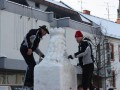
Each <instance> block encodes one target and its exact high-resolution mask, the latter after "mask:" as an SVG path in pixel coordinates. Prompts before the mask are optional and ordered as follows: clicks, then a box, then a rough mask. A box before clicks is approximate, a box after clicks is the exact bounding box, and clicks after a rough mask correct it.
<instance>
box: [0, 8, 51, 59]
mask: <svg viewBox="0 0 120 90" xmlns="http://www.w3.org/2000/svg"><path fill="white" fill-rule="evenodd" d="M41 25H46V26H47V27H48V28H50V25H49V23H48V22H45V21H40V20H36V19H33V18H29V17H26V16H21V15H18V14H14V13H10V12H7V11H2V10H1V11H0V56H3V57H7V58H11V59H21V60H23V57H22V55H21V54H20V51H19V48H20V44H21V42H22V40H23V38H24V36H25V35H26V33H27V32H28V31H29V30H30V29H32V28H34V29H37V28H39V26H41ZM48 41H49V36H48V35H46V36H45V37H43V40H42V41H41V42H40V43H41V45H40V48H41V51H43V52H44V53H45V52H46V47H47V45H48V43H49V42H48ZM35 56H37V55H36V54H35ZM36 58H37V57H36ZM37 60H38V59H37Z"/></svg>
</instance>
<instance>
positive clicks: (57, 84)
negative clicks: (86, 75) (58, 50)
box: [34, 60, 77, 90]
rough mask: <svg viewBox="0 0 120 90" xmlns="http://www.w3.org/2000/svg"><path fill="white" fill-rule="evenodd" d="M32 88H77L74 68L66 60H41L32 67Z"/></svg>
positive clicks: (36, 89)
mask: <svg viewBox="0 0 120 90" xmlns="http://www.w3.org/2000/svg"><path fill="white" fill-rule="evenodd" d="M34 90H77V78H76V72H75V68H74V67H73V66H72V65H71V64H70V63H69V62H68V61H64V64H61V63H57V62H56V63H54V62H49V61H47V60H44V61H42V62H41V63H40V64H39V65H37V66H36V67H35V69H34Z"/></svg>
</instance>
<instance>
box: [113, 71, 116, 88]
mask: <svg viewBox="0 0 120 90" xmlns="http://www.w3.org/2000/svg"><path fill="white" fill-rule="evenodd" d="M115 81H116V80H115V71H113V86H114V87H116V83H115Z"/></svg>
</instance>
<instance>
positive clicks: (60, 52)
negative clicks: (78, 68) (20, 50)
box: [34, 28, 77, 90]
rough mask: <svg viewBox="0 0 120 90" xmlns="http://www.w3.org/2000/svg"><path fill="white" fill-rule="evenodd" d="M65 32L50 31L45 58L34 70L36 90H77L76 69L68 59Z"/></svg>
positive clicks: (55, 29)
mask: <svg viewBox="0 0 120 90" xmlns="http://www.w3.org/2000/svg"><path fill="white" fill-rule="evenodd" d="M65 40H66V39H65V30H64V29H63V28H53V29H50V41H49V46H48V49H47V53H46V55H45V58H44V59H43V60H42V62H41V63H39V64H38V65H36V67H35V69H34V90H77V77H76V72H75V68H74V67H73V66H72V65H71V63H70V62H69V60H68V59H67V54H66V41H65Z"/></svg>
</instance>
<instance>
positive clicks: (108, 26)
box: [80, 13, 120, 39]
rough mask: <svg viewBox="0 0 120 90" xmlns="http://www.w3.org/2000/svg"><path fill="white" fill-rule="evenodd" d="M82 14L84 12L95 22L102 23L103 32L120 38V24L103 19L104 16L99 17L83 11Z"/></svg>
mask: <svg viewBox="0 0 120 90" xmlns="http://www.w3.org/2000/svg"><path fill="white" fill-rule="evenodd" d="M80 14H82V15H83V16H85V17H86V18H88V19H90V20H91V21H93V22H94V23H96V24H98V25H100V27H101V29H102V32H103V34H105V35H107V36H110V37H115V38H118V39H120V31H119V30H120V24H118V23H115V22H113V21H109V20H106V19H103V18H99V17H96V16H92V15H87V14H83V13H80Z"/></svg>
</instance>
